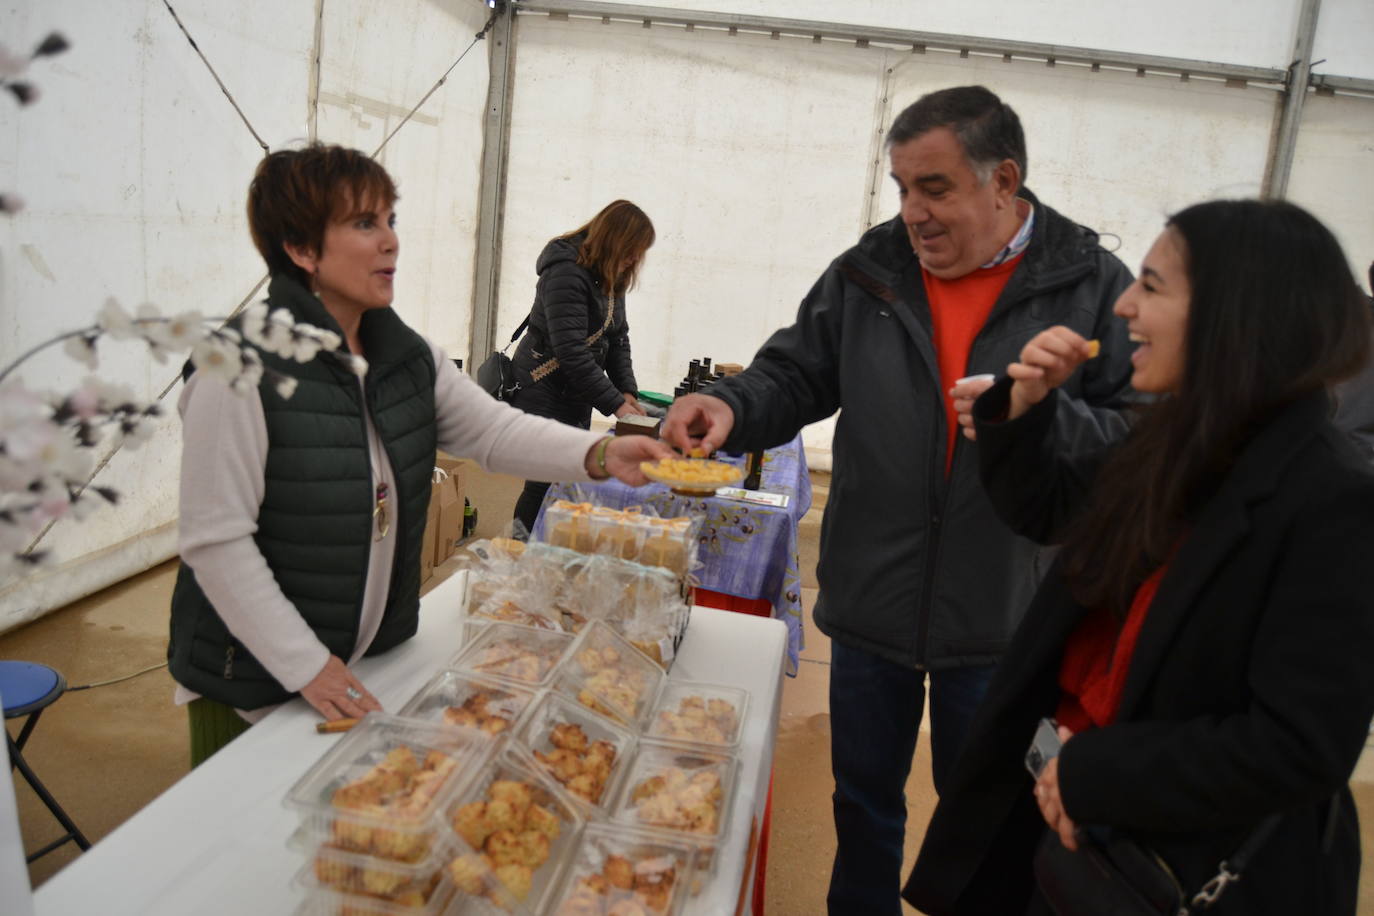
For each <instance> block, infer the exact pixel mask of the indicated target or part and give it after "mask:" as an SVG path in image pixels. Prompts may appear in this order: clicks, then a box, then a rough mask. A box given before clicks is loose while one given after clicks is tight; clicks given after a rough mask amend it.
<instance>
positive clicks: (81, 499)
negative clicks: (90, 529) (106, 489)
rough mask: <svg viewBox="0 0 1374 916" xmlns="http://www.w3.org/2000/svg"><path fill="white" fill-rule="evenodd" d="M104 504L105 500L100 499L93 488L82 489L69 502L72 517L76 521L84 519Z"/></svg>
mask: <svg viewBox="0 0 1374 916" xmlns="http://www.w3.org/2000/svg"><path fill="white" fill-rule="evenodd" d="M104 505H105V500H103V499H101V498H100V496H99V495H98V494H97V493H96V492H95V491H94V490H91V489H85V490H82V491H81V492H80V493H79V494H78V495H77V497H76V499H74V500H72V502H71V507H72V518H74V519H76V520H77V521H78V522H82V521H85V520H86V519H88V518H90V516H91V513H93V512H95V510H97V509H99V508H101V507H102V506H104Z"/></svg>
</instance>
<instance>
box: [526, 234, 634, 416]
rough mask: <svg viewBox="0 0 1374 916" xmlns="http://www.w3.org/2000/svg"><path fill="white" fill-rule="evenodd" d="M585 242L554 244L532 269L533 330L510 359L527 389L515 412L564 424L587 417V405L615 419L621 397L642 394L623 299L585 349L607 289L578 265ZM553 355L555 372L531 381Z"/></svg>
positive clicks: (603, 307)
mask: <svg viewBox="0 0 1374 916" xmlns="http://www.w3.org/2000/svg"><path fill="white" fill-rule="evenodd" d="M584 238H585V237H584V236H580V235H578V236H573V237H572V238H570V239H554V240H553V241H551V242H549V243H548V244H547V245H545V246H544V250H543V252H541V253H540V255H539V260H538V261H537V262H536V264H535V270H536V271H537V272H538V274H539V282H538V284H537V285H536V286H535V292H534V305H533V307H532V308H531V309H530V326H529V330H528V331H526V332H525V336H524V337H523V338H521V340H520V345H519V346H518V347H517V348H516V350H515V356H513V357H512V358H511V359H512V362H514V363H515V367H516V368H517V369H518V370H521V375H522V379H521V383H522V384H523V385H524V386H525V387H524V389H523V390H522V391H521V392H520V393H519V394H518V395H517V396H516V399H515V401H514V404H515V406H516V407H519V408H520V409H521V410H524V411H526V412H528V413H536V414H539V415H540V416H552V417H556V418H557V419H560V420H563V421H564V422H568V419H567V418H566V417H565V416H564V414H567V413H568V408H572V407H578V408H582V409H583V412H585V413H586V415H587V416H590V412H587V411H585V408H586V407H587V406H590V407H595V408H596V409H597V410H599V411H601V412H602V413H603V414H605V415H607V416H610V415H611V414H613V413H615V410H616V408H617V407H619V406H620V405H621V404H623V403H625V397H624V394H623V393H624V392H626V391H629V392H632V393H635V394H637V393H638V392H639V387H638V385H636V383H635V375H634V369H633V368H632V367H631V365H630V325H629V322H628V321H627V320H626V318H625V297H624V296H621V297H620V298H619V299H617V300H616V303H615V314H614V316H613V317H612V319H611V326H610V327H609V328H607V329H606V333H605V334H603V335H601V338H600V339H599V340H597V341H596V343H594V344H592V345H591V346H587V338H588V337H590V336H592V335H593V334H595V333H596V332H597V331H599V330H600V329H601V326H602V324H604V323H605V321H606V291H605V290H603V289H602V288H601V287H602V282H601V278H600V276H598V275H597V274H596V273H595V272H594V271H591V270H588V269H587V268H586V267H583V266H581V265H580V264H578V263H577V250H578V248H579V247H581V244H582V241H583V239H584ZM550 357H557V358H558V368H557V369H555V370H554V371H553V372H552V373H551V374H550V375H548V376H546V377H545V378H543V379H542V380H540V381H537V382H532V381H530V379H529V376H528V373H529V372H530V371H531V370H533V369H534V368H535V367H536V366H538V365H540V364H541V363H543V362H545V361H546V360H548V359H549V358H550ZM560 408H562V409H560ZM581 425H585V424H581Z"/></svg>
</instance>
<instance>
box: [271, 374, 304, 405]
mask: <svg viewBox="0 0 1374 916" xmlns="http://www.w3.org/2000/svg"><path fill="white" fill-rule="evenodd" d="M297 384H298V383H297V381H296V380H295V379H294V378H292V377H291V376H289V375H283V376H281V377H280V378H278V379H277V380H276V381H275V382H273V383H272V385H273V387H274V388H276V389H277V395H278V396H279V397H280V398H281V399H282V400H283V401H289V400H291V395H293V394H295V393H296V385H297Z"/></svg>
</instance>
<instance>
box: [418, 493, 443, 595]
mask: <svg viewBox="0 0 1374 916" xmlns="http://www.w3.org/2000/svg"><path fill="white" fill-rule="evenodd" d="M441 489H444V487H443V485H442V484H437V483H431V484H430V485H429V508H428V509H427V510H426V512H425V534H424V537H423V538H422V539H421V541H420V584H421V585H423V584H425V583H426V582H428V581H429V580H430V579H431V578H432V577H433V576H434V555H435V545H436V544H437V543H438V540H439V491H440V490H441Z"/></svg>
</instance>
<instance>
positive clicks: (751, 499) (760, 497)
mask: <svg viewBox="0 0 1374 916" xmlns="http://www.w3.org/2000/svg"><path fill="white" fill-rule="evenodd" d="M716 495H717V496H719V497H720V498H721V499H737V500H739V501H740V502H745V503H759V504H760V505H764V506H777V507H778V508H779V509H786V508H787V503H788V501H789V500H790V499H791V497H789V496H788V495H787V494H786V493H769V492H768V491H767V490H745V489H743V488H741V487H721V488H720V489H719V490H717V491H716Z"/></svg>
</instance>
